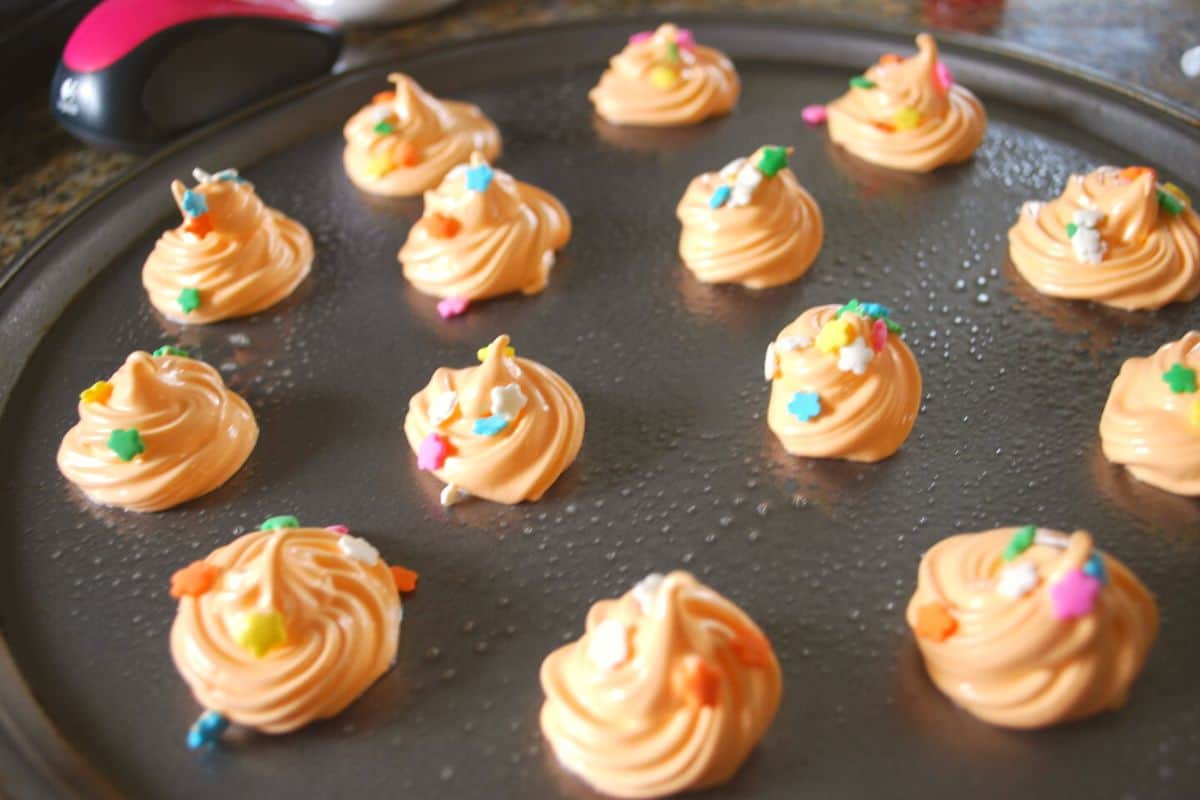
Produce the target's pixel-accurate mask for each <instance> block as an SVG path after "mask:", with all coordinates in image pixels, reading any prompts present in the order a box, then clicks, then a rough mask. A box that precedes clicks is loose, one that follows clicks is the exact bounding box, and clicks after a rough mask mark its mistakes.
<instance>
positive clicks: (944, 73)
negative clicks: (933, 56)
mask: <svg viewBox="0 0 1200 800" xmlns="http://www.w3.org/2000/svg"><path fill="white" fill-rule="evenodd" d="M933 77H934V78H935V79H936V80H937V83H938V88H939V89H941V90H942V94H945V93H946V92H948V91H950V87H951V86H953V85H954V75H953V74H952V73H951V72H950V68H949V67H947V66H946V62H945V61H938V62H937V65H936V66H935V67H934V68H933Z"/></svg>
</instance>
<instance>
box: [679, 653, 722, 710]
mask: <svg viewBox="0 0 1200 800" xmlns="http://www.w3.org/2000/svg"><path fill="white" fill-rule="evenodd" d="M683 669H684V672H683V688H684V690H685V691H686V692H687V694H688V697H690V698H691V699H692V700H693V701H695V703H696V704H697V705H701V706H715V705H716V704H717V697H718V696H719V695H720V693H721V673H720V672H719V671H717V668H716V667H714V666H713V665H711V664H709V663H708V662H707V661H705V660H704V659H703V658H700V657H699V656H688V658H687V660H686V661H685V662H684V664H683Z"/></svg>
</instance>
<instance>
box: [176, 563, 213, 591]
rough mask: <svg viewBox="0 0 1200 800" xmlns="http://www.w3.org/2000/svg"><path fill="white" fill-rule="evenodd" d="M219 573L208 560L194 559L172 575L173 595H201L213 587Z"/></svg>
mask: <svg viewBox="0 0 1200 800" xmlns="http://www.w3.org/2000/svg"><path fill="white" fill-rule="evenodd" d="M219 574H220V572H219V571H218V570H217V568H216V567H214V566H213V565H212V564H209V563H208V562H207V561H193V562H192V563H191V564H188V565H187V566H186V567H184V568H183V569H181V570H178V571H176V573H175V574H174V575H172V576H171V597H174V598H175V599H179V598H180V597H183V596H184V595H187V596H189V597H199V596H200V595H202V594H204V593H205V592H207V591H208V590H209V589H211V588H212V585H213V583H214V582H215V581H216V580H217V575H219Z"/></svg>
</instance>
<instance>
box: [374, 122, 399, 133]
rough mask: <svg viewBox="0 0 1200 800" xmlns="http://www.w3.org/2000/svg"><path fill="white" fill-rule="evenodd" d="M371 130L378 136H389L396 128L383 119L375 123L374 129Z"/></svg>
mask: <svg viewBox="0 0 1200 800" xmlns="http://www.w3.org/2000/svg"><path fill="white" fill-rule="evenodd" d="M372 130H373V131H375V133H376V134H378V135H379V136H389V135H391V134H393V133H395V132H396V126H395V125H393V124H392V123H391V122H389V121H388V120H386V119H383V120H380V121H379V122H376V123H375V127H374V128H372Z"/></svg>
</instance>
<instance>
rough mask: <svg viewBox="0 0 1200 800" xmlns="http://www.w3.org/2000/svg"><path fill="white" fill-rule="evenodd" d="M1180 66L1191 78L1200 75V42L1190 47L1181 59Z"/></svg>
mask: <svg viewBox="0 0 1200 800" xmlns="http://www.w3.org/2000/svg"><path fill="white" fill-rule="evenodd" d="M1179 68H1180V69H1181V70H1183V74H1184V75H1187V76H1188V77H1189V78H1196V77H1200V44H1198V45H1196V46H1195V47H1189V48H1188V49H1187V50H1185V51H1184V52H1183V56H1182V57H1181V58H1180V59H1179Z"/></svg>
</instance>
